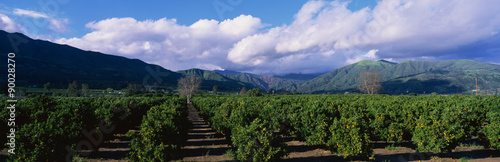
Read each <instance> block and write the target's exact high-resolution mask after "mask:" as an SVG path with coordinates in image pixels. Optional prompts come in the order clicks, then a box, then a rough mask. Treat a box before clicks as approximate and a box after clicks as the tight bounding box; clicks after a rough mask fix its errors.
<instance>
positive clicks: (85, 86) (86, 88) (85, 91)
mask: <svg viewBox="0 0 500 162" xmlns="http://www.w3.org/2000/svg"><path fill="white" fill-rule="evenodd" d="M89 92H90V89H89V85H88V84H86V83H83V84H82V94H83V96H85V97H87V95H88V94H89Z"/></svg>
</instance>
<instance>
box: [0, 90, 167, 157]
mask: <svg viewBox="0 0 500 162" xmlns="http://www.w3.org/2000/svg"><path fill="white" fill-rule="evenodd" d="M164 100H165V98H163V97H151V98H145V97H135V98H127V97H116V98H52V97H47V96H36V97H34V98H29V99H19V100H18V103H17V104H16V125H15V129H16V139H15V140H16V150H15V151H16V154H11V155H9V159H10V160H12V161H66V160H67V159H66V158H67V157H66V155H69V152H68V149H69V150H75V149H81V148H77V147H76V146H77V144H78V142H80V141H88V142H91V143H92V145H91V146H92V148H85V147H84V148H85V149H98V147H99V145H100V144H101V143H102V141H104V140H107V139H109V138H110V137H111V136H112V134H113V133H122V132H124V131H128V130H129V129H132V128H133V127H135V126H136V125H137V124H138V123H140V121H141V120H142V116H143V115H144V114H145V113H146V111H147V109H149V108H150V106H155V105H158V104H160V103H161V101H164ZM0 103H1V104H5V103H6V102H5V100H2V102H0ZM7 111H8V109H4V110H2V114H1V115H0V119H1V122H0V123H4V122H5V123H6V122H7V120H8V118H7V116H6V115H8V114H9V113H4V112H7ZM4 114H6V115H4ZM102 123H107V124H109V126H110V128H114V129H112V130H111V132H108V133H105V132H103V131H102V129H103V128H101V127H102ZM1 128H2V129H0V132H1V133H2V134H6V131H7V130H4V128H6V127H1ZM83 131H86V132H100V133H101V135H102V136H101V137H102V138H101V140H100V141H101V143H99V142H98V141H99V140H97V142H96V143H94V142H93V141H91V140H90V139H88V137H87V136H85V135H84V134H83V133H82V132H83ZM94 138H95V136H94ZM4 141H5V140H3V141H2V145H3V144H4V143H3V142H4Z"/></svg>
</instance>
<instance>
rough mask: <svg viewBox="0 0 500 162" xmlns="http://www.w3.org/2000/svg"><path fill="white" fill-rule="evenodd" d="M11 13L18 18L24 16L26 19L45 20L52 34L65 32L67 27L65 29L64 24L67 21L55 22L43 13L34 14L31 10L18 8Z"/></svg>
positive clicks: (55, 20)
mask: <svg viewBox="0 0 500 162" xmlns="http://www.w3.org/2000/svg"><path fill="white" fill-rule="evenodd" d="M13 13H14V14H15V15H18V16H26V17H31V18H34V19H45V20H46V21H48V23H49V24H50V25H49V29H50V30H52V31H54V32H64V31H66V30H67V27H66V24H67V23H68V20H67V19H63V20H57V19H55V18H53V17H50V16H49V15H47V14H45V13H40V12H36V11H31V10H23V9H19V8H16V9H14V12H13Z"/></svg>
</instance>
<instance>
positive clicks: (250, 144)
mask: <svg viewBox="0 0 500 162" xmlns="http://www.w3.org/2000/svg"><path fill="white" fill-rule="evenodd" d="M233 131H234V133H233V136H231V139H232V141H233V146H234V147H236V148H237V150H236V152H235V157H236V159H238V160H240V161H249V160H252V161H276V160H277V159H279V158H280V157H282V156H284V155H286V150H285V148H286V145H285V144H284V143H283V142H282V141H281V140H280V139H279V136H278V135H277V133H275V132H273V129H271V127H270V126H269V123H268V122H267V121H265V120H264V121H262V120H261V119H259V118H256V119H255V120H254V121H253V122H252V123H251V124H250V125H248V126H239V127H236V128H235V129H233Z"/></svg>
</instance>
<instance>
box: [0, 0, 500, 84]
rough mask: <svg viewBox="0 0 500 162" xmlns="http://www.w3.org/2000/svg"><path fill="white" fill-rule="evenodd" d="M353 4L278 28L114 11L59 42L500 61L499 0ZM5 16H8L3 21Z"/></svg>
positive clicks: (321, 68)
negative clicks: (85, 30)
mask: <svg viewBox="0 0 500 162" xmlns="http://www.w3.org/2000/svg"><path fill="white" fill-rule="evenodd" d="M348 5H349V4H348V2H340V1H333V2H329V1H323V0H319V1H309V2H307V3H306V4H304V5H303V6H302V8H301V9H300V10H299V11H298V12H297V13H296V14H295V15H294V20H293V22H291V23H290V24H287V25H282V26H275V27H269V26H268V25H266V24H265V23H264V22H261V20H260V19H259V18H257V17H253V16H251V15H241V16H239V17H236V18H233V19H227V20H224V21H222V22H219V21H216V20H206V19H203V20H199V21H197V22H195V23H194V24H192V25H190V26H184V25H179V24H178V23H177V22H176V19H167V18H163V19H159V20H143V21H139V20H136V19H134V18H110V19H106V20H101V21H96V22H90V23H88V24H87V25H86V27H87V28H89V29H91V30H92V32H90V33H88V34H86V35H84V36H83V37H81V38H61V39H57V40H54V41H55V42H57V43H61V44H69V45H72V46H75V47H78V48H82V49H85V50H93V51H99V52H103V53H109V54H117V55H122V56H126V57H130V58H139V59H142V60H144V61H146V62H149V63H155V64H159V65H161V66H163V67H165V68H167V69H171V70H182V69H189V68H203V69H209V70H214V69H231V70H239V71H245V72H252V73H257V74H284V73H297V72H300V73H317V72H326V71H330V70H333V69H335V68H338V67H341V66H344V65H347V64H351V63H354V62H357V61H360V60H363V59H368V60H379V59H388V60H394V61H401V60H407V59H417V60H419V59H420V60H440V59H476V60H478V61H484V62H491V63H500V57H498V56H497V55H498V54H499V52H500V46H499V45H500V36H499V35H498V31H499V30H500V14H498V13H497V11H496V10H497V6H500V1H497V0H482V1H467V0H456V1H445V0H432V1H431V0H421V1H420V0H419V1H409V0H382V1H380V2H379V3H378V4H377V5H376V6H375V7H374V8H373V9H370V8H363V9H361V10H357V11H351V10H349V9H348V7H347V6H348ZM25 15H30V16H32V17H36V16H39V17H40V16H42V17H43V15H36V14H30V13H25ZM0 18H1V15H0ZM5 22H8V20H4V19H3V18H2V22H0V26H2V25H3V24H8V23H5ZM4 26H5V25H4ZM264 27H267V28H264Z"/></svg>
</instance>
